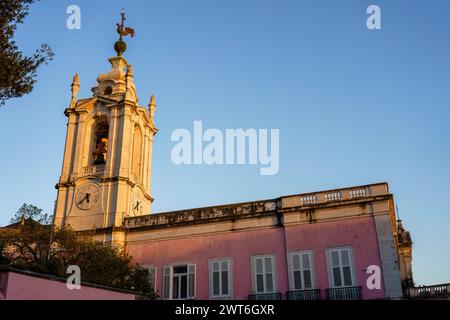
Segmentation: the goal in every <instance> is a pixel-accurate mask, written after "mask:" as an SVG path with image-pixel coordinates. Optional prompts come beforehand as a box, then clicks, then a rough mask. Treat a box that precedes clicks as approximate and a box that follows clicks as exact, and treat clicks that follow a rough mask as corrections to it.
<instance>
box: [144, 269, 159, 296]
mask: <svg viewBox="0 0 450 320" xmlns="http://www.w3.org/2000/svg"><path fill="white" fill-rule="evenodd" d="M142 267H143V268H145V269H147V270H148V272H149V274H150V277H152V272H153V277H152V278H151V279H152V282H153V283H152V285H153V291H154V292H156V275H157V272H158V271H157V268H156V267H155V266H153V265H143V266H142Z"/></svg>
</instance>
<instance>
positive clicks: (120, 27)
mask: <svg viewBox="0 0 450 320" xmlns="http://www.w3.org/2000/svg"><path fill="white" fill-rule="evenodd" d="M120 15H121V17H122V21H121V23H120V24H119V23H117V33H118V34H119V40H118V41H117V42H116V43H115V44H114V50H116V52H117V55H118V56H121V55H122V53H124V52H125V50H127V44H126V43H125V42H124V41H123V40H122V37H124V36H128V35H130V36H131V37H132V38H133V37H134V29H132V28H129V27H125V24H124V23H125V20H126V18H125V11H124V10H123V9H122V12H121V13H120Z"/></svg>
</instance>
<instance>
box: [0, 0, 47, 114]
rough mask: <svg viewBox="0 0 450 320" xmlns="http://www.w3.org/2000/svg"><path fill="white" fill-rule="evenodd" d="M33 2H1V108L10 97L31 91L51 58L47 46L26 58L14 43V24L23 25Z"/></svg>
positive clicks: (26, 0)
mask: <svg viewBox="0 0 450 320" xmlns="http://www.w3.org/2000/svg"><path fill="white" fill-rule="evenodd" d="M38 1H39V0H38ZM33 2H35V0H1V1H0V106H2V105H3V104H4V103H5V101H6V100H8V99H10V98H14V97H21V96H22V95H24V94H27V93H29V92H31V90H33V85H34V83H35V82H36V79H35V77H36V72H37V68H38V67H39V66H40V65H41V64H42V63H45V64H47V63H48V61H50V60H52V58H53V52H52V50H51V48H50V47H49V46H48V45H47V44H42V45H41V47H40V48H39V49H37V50H36V51H35V52H34V54H33V55H32V56H29V57H28V56H25V55H24V54H23V53H22V52H21V51H20V50H19V48H18V47H17V45H16V42H15V41H14V40H13V39H14V32H15V31H16V29H17V25H18V24H21V23H23V20H24V18H25V17H26V16H27V15H28V11H29V8H30V5H31V4H32V3H33Z"/></svg>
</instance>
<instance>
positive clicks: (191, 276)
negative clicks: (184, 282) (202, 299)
mask: <svg viewBox="0 0 450 320" xmlns="http://www.w3.org/2000/svg"><path fill="white" fill-rule="evenodd" d="M188 298H189V299H194V298H195V264H188Z"/></svg>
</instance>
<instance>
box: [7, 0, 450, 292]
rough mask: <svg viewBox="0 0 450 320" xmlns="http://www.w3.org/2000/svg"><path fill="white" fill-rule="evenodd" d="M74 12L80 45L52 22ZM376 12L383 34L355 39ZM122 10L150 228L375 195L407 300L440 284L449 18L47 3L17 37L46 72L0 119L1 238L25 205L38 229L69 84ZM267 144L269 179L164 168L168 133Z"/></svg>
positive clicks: (254, 6)
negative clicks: (386, 193)
mask: <svg viewBox="0 0 450 320" xmlns="http://www.w3.org/2000/svg"><path fill="white" fill-rule="evenodd" d="M70 4H76V5H78V6H80V8H81V30H68V29H67V28H66V19H67V17H68V14H66V8H67V7H68V6H69V5H70ZM370 4H377V5H379V6H380V8H381V13H382V30H374V31H370V30H368V29H367V27H366V19H367V17H368V14H366V9H367V7H368V5H370ZM121 8H125V10H126V13H127V24H128V25H129V26H131V27H133V28H135V30H136V36H135V37H134V38H133V39H129V38H127V40H126V41H127V43H128V50H127V52H126V53H125V57H126V58H127V60H128V62H130V63H132V64H133V70H134V74H135V84H136V87H137V90H138V95H139V97H140V103H141V104H143V105H147V104H148V101H149V97H150V95H151V94H155V95H156V99H157V103H158V109H157V111H156V124H157V127H158V128H159V132H158V134H157V136H156V139H155V144H154V153H153V177H152V189H153V196H154V198H155V202H154V207H153V208H154V210H153V211H154V212H161V211H168V210H175V209H183V208H192V207H200V206H207V205H215V204H226V203H233V202H242V201H250V200H258V199H265V198H274V197H278V196H281V195H284V194H294V193H304V192H312V191H318V190H324V189H330V188H337V187H346V186H352V185H359V184H368V183H375V182H381V181H387V182H389V184H390V189H391V191H392V192H393V193H394V195H395V200H396V203H397V204H398V206H399V210H400V215H401V218H402V219H403V221H404V226H405V227H406V228H407V229H409V230H410V231H411V234H412V238H413V241H414V251H413V255H414V256H413V266H414V277H415V281H416V283H417V284H435V283H442V282H450V273H449V272H448V269H449V268H448V266H449V265H450V250H449V247H450V237H449V230H450V201H449V199H450V148H449V147H450V139H449V138H450V126H449V121H450V105H449V102H450V90H449V88H450V45H449V42H450V20H449V19H448V15H449V13H450V2H449V1H447V0H435V1H425V0H421V1H406V0H405V1H400V0H398V1H381V0H375V1H370V2H369V1H356V0H355V1H344V0H342V1H331V0H330V1H317V0H314V1H312V0H311V1H275V0H270V1H269V0H245V1H241V0H239V1H237V0H236V1H231V0H226V1H225V0H215V1H210V0H208V1H207V0H204V1H200V0H190V1H186V0H179V1H174V0H160V1H147V0H146V1H81V0H75V1H74V0H72V1H63V0H60V1H51V0H43V1H41V2H40V3H37V4H35V5H33V6H32V8H31V13H30V15H29V16H28V17H27V18H26V20H25V24H24V25H22V26H20V28H19V30H18V32H17V37H16V39H17V43H18V45H19V46H20V48H21V49H23V50H24V51H25V52H26V53H28V54H31V53H32V51H33V50H34V49H35V48H37V47H38V46H39V45H40V43H42V42H46V43H48V44H49V45H50V46H51V47H52V49H53V50H54V52H55V59H54V61H52V62H51V63H50V64H49V65H47V66H43V67H41V68H40V69H39V72H38V82H37V84H36V86H35V88H34V90H33V92H32V93H31V94H29V95H27V96H25V97H23V98H20V99H14V100H10V101H9V102H7V104H6V105H5V106H4V107H1V108H0V181H1V183H0V225H4V224H7V222H8V221H9V219H10V217H11V216H12V215H13V214H14V213H15V212H16V211H17V209H18V208H19V207H20V205H21V204H22V203H24V202H26V203H32V204H35V205H37V206H39V207H41V208H43V209H45V210H46V211H47V212H49V213H52V211H53V203H54V200H55V199H56V190H55V189H54V185H55V184H56V182H57V181H58V177H59V174H60V169H61V164H62V155H63V150H64V139H65V130H66V123H67V119H66V118H65V116H64V114H63V111H64V108H66V107H67V105H68V103H69V101H70V84H71V81H72V77H73V75H74V73H75V72H78V74H79V76H80V82H81V88H80V92H79V95H78V97H79V98H83V97H84V98H87V97H90V96H91V91H90V88H91V87H92V86H93V85H95V84H96V77H97V76H98V75H99V74H101V73H104V72H106V71H108V70H109V69H110V65H109V63H108V61H107V58H108V57H110V56H113V55H115V52H114V51H113V43H114V41H115V40H116V37H117V34H116V27H115V23H116V22H118V21H119V19H120V15H119V13H120V10H121ZM194 120H202V121H203V126H204V127H205V128H219V129H221V130H225V129H226V128H244V129H247V128H256V129H258V128H266V129H271V128H276V129H279V130H280V170H279V172H278V174H277V175H274V176H261V175H259V166H251V165H241V166H237V165H234V166H206V165H203V166H194V165H192V166H176V165H174V164H173V163H172V161H171V157H170V151H171V149H172V147H173V146H174V144H175V143H174V142H172V141H171V140H170V135H171V133H172V131H173V130H175V129H177V128H187V129H190V130H192V127H193V121H194Z"/></svg>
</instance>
